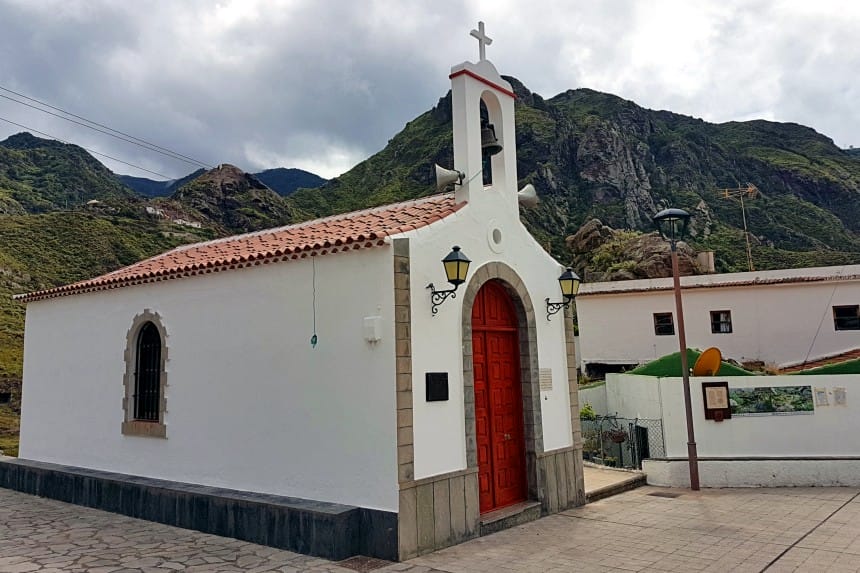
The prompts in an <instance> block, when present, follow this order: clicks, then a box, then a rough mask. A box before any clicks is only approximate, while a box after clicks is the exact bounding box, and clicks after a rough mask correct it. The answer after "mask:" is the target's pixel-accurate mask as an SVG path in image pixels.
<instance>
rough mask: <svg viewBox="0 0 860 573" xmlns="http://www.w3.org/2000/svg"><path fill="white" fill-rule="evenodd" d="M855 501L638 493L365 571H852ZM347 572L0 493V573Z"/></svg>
mask: <svg viewBox="0 0 860 573" xmlns="http://www.w3.org/2000/svg"><path fill="white" fill-rule="evenodd" d="M858 496H860V490H858V489H849V488H783V489H733V490H727V489H723V490H705V491H702V492H699V493H693V492H690V491H686V490H670V489H665V488H654V487H642V488H639V489H636V490H633V491H629V492H626V493H623V494H620V495H617V496H614V497H611V498H608V499H604V500H601V501H598V502H595V503H592V504H589V505H587V506H586V507H583V508H579V509H574V510H569V511H565V512H563V513H561V514H557V515H554V516H550V517H546V518H543V519H541V520H539V521H536V522H532V523H529V524H526V525H524V526H521V527H517V528H515V529H510V530H507V531H503V532H501V533H497V534H494V535H490V536H487V537H482V538H479V539H476V540H473V541H470V542H468V543H464V544H462V545H459V546H456V547H451V548H448V549H445V550H442V551H438V552H436V553H433V554H430V555H426V556H424V557H420V558H418V559H414V560H412V561H409V562H406V563H397V564H389V565H387V566H384V567H382V568H379V569H376V571H380V572H386V571H405V572H408V573H434V572H449V573H459V572H472V571H475V572H484V571H486V572H492V573H506V572H513V571H517V572H526V573H527V572H544V571H546V572H563V571H564V572H568V571H765V570H766V571H769V572H784V571H815V572H818V571H860V498H858ZM354 570H355V569H354V568H353V569H348V568H346V567H342V566H340V565H338V564H336V563H332V562H330V561H326V560H323V559H318V558H314V557H307V556H304V555H296V554H294V553H290V552H287V551H280V550H277V549H272V548H269V547H262V546H259V545H254V544H251V543H245V542H242V541H236V540H233V539H225V538H222V537H216V536H212V535H206V534H202V533H198V532H195V531H188V530H183V529H177V528H174V527H169V526H165V525H160V524H155V523H149V522H145V521H140V520H136V519H131V518H128V517H123V516H120V515H115V514H111V513H106V512H102V511H98V510H93V509H89V508H84V507H78V506H74V505H68V504H65V503H61V502H58V501H54V500H48V499H42V498H38V497H33V496H29V495H25V494H21V493H18V492H13V491H9V490H4V489H0V572H2V573H27V572H30V571H33V572H38V573H57V572H60V571H63V572H66V571H69V572H84V571H86V572H91V573H95V572H97V573H117V572H125V573H131V572H135V573H155V572H169V571H199V572H204V571H205V572H227V571H232V572H235V571H252V572H257V573H263V572H275V571H280V572H291V571H292V572H297V571H307V572H341V573H346V572H348V571H354Z"/></svg>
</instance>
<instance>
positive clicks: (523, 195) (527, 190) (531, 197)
mask: <svg viewBox="0 0 860 573" xmlns="http://www.w3.org/2000/svg"><path fill="white" fill-rule="evenodd" d="M517 201H519V202H520V205H522V206H523V207H529V208H531V207H535V206H536V205H537V204H538V201H539V199H538V196H537V192H536V191H535V186H534V185H532V184H531V183H529V184H528V185H526V186H525V187H523V188H522V189H520V191H519V193H517Z"/></svg>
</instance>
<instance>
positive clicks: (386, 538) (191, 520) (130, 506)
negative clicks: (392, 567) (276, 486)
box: [0, 457, 398, 561]
mask: <svg viewBox="0 0 860 573" xmlns="http://www.w3.org/2000/svg"><path fill="white" fill-rule="evenodd" d="M0 487H5V488H8V489H14V490H17V491H20V492H24V493H29V494H32V495H38V496H42V497H48V498H51V499H57V500H60V501H65V502H68V503H74V504H78V505H84V506H87V507H93V508H96V509H102V510H105V511H111V512H114V513H121V514H123V515H127V516H129V517H136V518H139V519H146V520H149V521H156V522H158V523H164V524H167V525H174V526H176V527H183V528H185V529H194V530H197V531H202V532H204V533H212V534H214V535H221V536H224V537H234V538H236V539H242V540H244V541H250V542H252V543H259V544H261V545H269V546H271V547H277V548H280V549H287V550H289V551H294V552H296V553H304V554H306V555H314V556H318V557H324V558H326V559H333V560H340V559H346V558H347V557H351V556H353V555H367V556H370V557H378V558H380V559H388V560H392V561H396V560H397V547H398V546H397V514H396V513H394V512H390V511H380V510H376V509H367V508H363V507H355V506H351V505H341V504H337V503H327V502H321V501H313V500H308V499H299V498H292V497H283V496H277V495H267V494H262V493H251V492H245V491H238V490H231V489H223V488H216V487H206V486H202V485H195V484H188V483H180V482H171V481H166V480H159V479H152V478H145V477H140V476H132V475H125V474H116V473H110V472H104V471H98V470H90V469H85V468H76V467H70V466H61V465H56V464H49V463H44V462H36V461H31V460H21V459H16V458H2V457H0Z"/></svg>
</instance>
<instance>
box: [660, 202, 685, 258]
mask: <svg viewBox="0 0 860 573" xmlns="http://www.w3.org/2000/svg"><path fill="white" fill-rule="evenodd" d="M654 224H655V225H656V226H657V230H658V231H660V235H662V237H663V238H664V239H666V240H667V241H669V243H670V244H671V246H672V250H673V251H674V250H675V245H676V244H677V242H678V241H682V240H683V239H684V236H685V235H686V234H687V226H688V225H689V224H690V214H689V213H687V212H686V211H684V210H683V209H663V210H662V211H660V212H659V213H657V214H656V215H654Z"/></svg>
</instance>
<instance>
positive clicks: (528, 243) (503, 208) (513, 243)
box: [410, 188, 572, 479]
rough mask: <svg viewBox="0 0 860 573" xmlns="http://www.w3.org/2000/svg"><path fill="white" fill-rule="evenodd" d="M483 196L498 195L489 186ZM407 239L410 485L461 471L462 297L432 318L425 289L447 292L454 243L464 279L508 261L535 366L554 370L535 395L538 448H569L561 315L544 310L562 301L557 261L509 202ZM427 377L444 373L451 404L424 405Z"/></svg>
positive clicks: (487, 204)
mask: <svg viewBox="0 0 860 573" xmlns="http://www.w3.org/2000/svg"><path fill="white" fill-rule="evenodd" d="M481 192H482V193H488V194H489V193H498V191H493V190H491V189H489V188H488V189H486V190H482V191H481ZM484 199H486V197H485V198H484ZM500 199H502V198H500ZM493 229H500V230H501V232H502V241H501V243H500V244H499V245H496V244H495V243H494V242H493V240H492V231H493ZM410 236H411V237H413V240H412V241H411V269H412V278H411V295H412V349H413V357H412V360H413V362H412V372H413V400H414V404H413V407H414V409H413V424H414V442H415V444H414V448H415V477H416V479H419V478H422V477H428V476H432V475H437V474H441V473H445V472H450V471H455V470H461V469H464V468H465V467H466V446H465V418H464V408H465V406H464V401H463V349H462V345H461V341H462V320H463V312H464V310H463V304H462V297H461V296H458V297H457V298H454V299H449V300H447V301H446V302H445V303H444V304H443V305H442V306H441V307H439V312H438V314H437V315H436V316H433V315H432V314H431V308H430V294H429V291H428V290H427V289H426V287H427V285H428V284H429V283H431V282H432V283H434V284H435V285H436V287H437V288H449V285H448V284H447V282H446V281H445V274H444V272H443V269H442V264H441V262H440V261H441V259H442V258H443V257H444V256H445V255H447V254H448V252H449V251H450V250H451V247H452V245H455V244H456V245H459V246H460V247H461V248H462V250H463V252H464V253H466V255H467V256H468V257H469V258H470V259H471V260H472V264H471V267H470V271H469V279H471V278H472V277H473V276H474V273H475V272H476V271H477V270H478V269H480V267H481V266H483V265H484V264H487V263H488V262H493V261H501V262H504V263H506V264H507V265H508V266H510V267H511V268H513V269H514V270H515V271H516V272H517V273H518V274H519V276H520V278H521V279H522V281H523V284H524V286H525V288H526V289H527V291H528V292H529V294H530V296H531V300H532V304H533V305H534V309H535V320H536V325H537V336H538V362H539V366H540V368H551V369H552V371H553V389H552V390H551V391H547V392H541V399H540V403H541V415H542V418H543V430H544V449H545V450H546V451H549V450H554V449H558V448H562V447H566V446H570V445H571V444H572V437H571V426H570V399H569V396H568V384H567V355H566V351H565V345H564V323H563V321H562V320H561V315H555V316H553V317H552V320H549V321H547V319H546V305H545V304H544V300H545V299H546V298H547V297H551V298H552V300H560V299H561V292H560V290H559V286H558V280H557V279H558V276H559V275H560V274H561V271H562V270H563V269H562V268H561V267H560V266H559V264H558V262H556V261H555V260H553V259H552V257H550V256H549V255H548V254H547V253H546V252H545V251H544V250H543V249H542V248H541V247H540V245H538V243H537V242H536V241H535V240H534V239H533V238H532V236H531V235H530V234H529V232H528V231H527V230H526V229H525V227H523V226H522V224H521V223H520V221H519V217H518V215H517V214H516V212H511V210H510V208H509V200H508V201H507V202H506V201H504V200H500V201H498V202H494V201H492V200H488V201H482V202H481V208H480V209H472V208H471V205H470V206H469V207H467V208H465V209H463V210H461V211H459V212H458V213H456V214H455V215H453V216H452V217H449V218H448V219H446V223H445V225H431V226H430V227H426V228H424V229H419V230H418V231H414V232H413V233H411V234H410ZM491 245H492V247H491ZM495 251H499V252H495ZM467 286H468V282H467V284H466V285H462V286H461V287H460V290H459V292H460V294H462V292H465V291H466V288H467ZM467 312H471V309H469V310H468V311H467ZM426 372H448V376H449V378H448V380H449V391H450V399H449V400H448V401H447V402H430V403H428V402H426V401H425V395H424V375H425V373H426Z"/></svg>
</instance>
